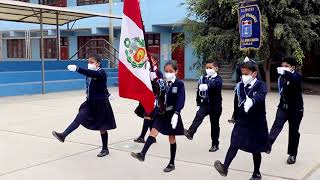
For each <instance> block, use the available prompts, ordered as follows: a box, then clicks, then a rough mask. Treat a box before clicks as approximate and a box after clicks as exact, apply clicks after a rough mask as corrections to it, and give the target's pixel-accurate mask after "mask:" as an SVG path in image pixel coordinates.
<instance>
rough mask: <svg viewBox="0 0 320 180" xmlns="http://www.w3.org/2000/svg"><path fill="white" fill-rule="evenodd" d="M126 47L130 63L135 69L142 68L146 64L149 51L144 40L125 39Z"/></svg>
mask: <svg viewBox="0 0 320 180" xmlns="http://www.w3.org/2000/svg"><path fill="white" fill-rule="evenodd" d="M123 43H124V47H125V48H126V50H125V53H126V57H127V61H128V63H130V64H131V66H132V67H133V68H142V67H143V66H144V64H145V63H146V59H147V51H146V45H145V41H144V39H141V38H139V37H135V38H132V39H130V38H125V40H124V42H123Z"/></svg>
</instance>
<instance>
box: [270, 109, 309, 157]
mask: <svg viewBox="0 0 320 180" xmlns="http://www.w3.org/2000/svg"><path fill="white" fill-rule="evenodd" d="M302 117H303V110H300V111H299V110H297V111H288V110H284V109H282V108H278V111H277V115H276V119H275V121H274V123H273V125H272V128H271V130H270V135H269V139H270V144H271V145H272V144H273V143H274V142H275V140H276V139H277V137H278V135H279V134H280V132H281V130H282V129H283V126H284V124H285V123H286V122H287V121H288V123H289V143H288V154H289V155H291V156H297V154H298V146H299V140H300V133H299V127H300V123H301V120H302Z"/></svg>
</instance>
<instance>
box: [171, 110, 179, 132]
mask: <svg viewBox="0 0 320 180" xmlns="http://www.w3.org/2000/svg"><path fill="white" fill-rule="evenodd" d="M178 119H179V116H178V114H176V113H175V114H174V115H173V116H172V118H171V125H172V129H176V127H177V125H178Z"/></svg>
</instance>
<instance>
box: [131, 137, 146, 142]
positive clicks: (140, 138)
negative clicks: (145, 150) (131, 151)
mask: <svg viewBox="0 0 320 180" xmlns="http://www.w3.org/2000/svg"><path fill="white" fill-rule="evenodd" d="M133 141H134V142H136V143H145V142H146V141H145V140H144V139H143V138H142V137H138V138H136V139H134V140H133Z"/></svg>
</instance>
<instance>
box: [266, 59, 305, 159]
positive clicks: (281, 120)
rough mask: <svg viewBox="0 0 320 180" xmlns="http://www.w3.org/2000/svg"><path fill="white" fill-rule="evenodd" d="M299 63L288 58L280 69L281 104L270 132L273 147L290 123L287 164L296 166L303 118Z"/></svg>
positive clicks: (283, 61)
mask: <svg viewBox="0 0 320 180" xmlns="http://www.w3.org/2000/svg"><path fill="white" fill-rule="evenodd" d="M296 65H297V63H296V60H295V59H294V58H291V57H286V58H284V59H283V60H282V64H281V66H282V67H279V68H278V73H279V74H280V77H279V80H278V86H279V87H278V88H279V92H280V103H279V106H278V111H277V115H276V119H275V121H274V123H273V126H272V128H271V131H270V151H271V146H272V144H273V143H274V142H275V140H276V139H277V137H278V135H279V134H280V132H281V130H282V128H283V126H284V124H285V123H286V122H287V121H288V123H289V144H288V155H289V157H288V160H287V164H294V163H295V162H296V157H297V154H298V146H299V139H300V133H299V127H300V123H301V120H302V117H303V111H304V108H303V98H302V88H301V75H300V74H299V73H298V72H296V71H295V67H296Z"/></svg>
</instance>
